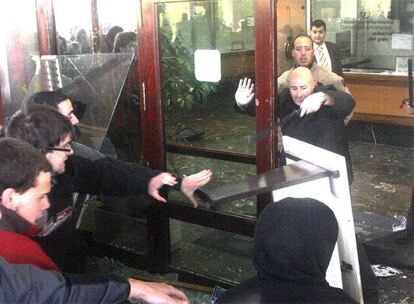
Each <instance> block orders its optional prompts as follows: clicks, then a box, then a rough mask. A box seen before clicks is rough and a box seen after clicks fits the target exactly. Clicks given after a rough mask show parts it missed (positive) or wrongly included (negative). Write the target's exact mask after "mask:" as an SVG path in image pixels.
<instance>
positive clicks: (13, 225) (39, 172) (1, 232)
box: [0, 138, 59, 270]
mask: <svg viewBox="0 0 414 304" xmlns="http://www.w3.org/2000/svg"><path fill="white" fill-rule="evenodd" d="M51 178H52V167H51V165H50V164H49V162H48V161H47V160H46V159H45V157H44V156H43V155H42V154H41V153H39V151H38V150H36V149H35V148H34V147H32V146H31V145H30V144H28V143H25V142H22V141H20V140H17V139H8V138H3V139H0V194H1V198H0V202H1V204H0V212H1V214H2V217H1V218H0V256H3V257H4V258H5V259H6V260H8V261H9V262H10V263H15V264H32V265H35V266H38V267H40V268H43V269H50V270H59V268H58V266H57V265H56V264H55V263H54V261H53V260H52V259H50V258H49V257H48V255H47V254H46V253H45V252H44V251H43V250H42V249H41V247H40V246H39V245H38V244H37V243H36V242H34V241H33V240H31V239H30V238H29V236H33V235H35V234H36V233H39V232H40V231H41V228H40V227H39V226H37V223H38V222H40V220H41V219H44V218H46V219H47V209H48V208H49V200H48V198H47V194H48V193H49V191H50V189H51Z"/></svg>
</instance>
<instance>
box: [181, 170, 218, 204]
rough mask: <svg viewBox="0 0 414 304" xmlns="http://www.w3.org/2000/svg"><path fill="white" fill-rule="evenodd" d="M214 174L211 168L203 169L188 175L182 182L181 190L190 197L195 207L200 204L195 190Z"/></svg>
mask: <svg viewBox="0 0 414 304" xmlns="http://www.w3.org/2000/svg"><path fill="white" fill-rule="evenodd" d="M212 176H213V173H212V172H211V171H210V170H203V171H200V172H198V173H195V174H192V175H189V176H186V177H184V178H183V180H182V182H181V192H182V193H183V194H184V195H185V196H186V197H187V198H188V200H189V201H191V203H192V204H193V206H194V207H197V206H198V203H197V201H196V200H195V198H194V191H195V190H197V189H198V188H200V187H202V186H204V185H206V184H207V183H208V182H209V181H210V180H211V177H212Z"/></svg>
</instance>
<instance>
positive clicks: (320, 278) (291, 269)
mask: <svg viewBox="0 0 414 304" xmlns="http://www.w3.org/2000/svg"><path fill="white" fill-rule="evenodd" d="M337 238H338V222H337V220H336V217H335V214H334V213H333V211H332V210H331V209H330V208H329V207H328V206H326V205H325V204H323V203H321V202H320V201H317V200H315V199H311V198H292V197H288V198H285V199H282V200H280V201H278V202H275V203H270V204H269V205H267V206H266V207H265V208H264V210H263V211H262V213H261V214H260V216H259V217H258V219H257V222H256V228H255V232H254V238H253V242H254V245H253V265H254V268H255V269H256V271H257V274H256V275H255V276H254V277H252V278H250V279H247V280H245V281H243V282H242V283H240V284H239V285H237V286H235V287H233V288H230V289H229V290H227V291H225V292H224V293H222V294H221V295H220V297H219V298H218V300H217V301H216V304H226V303H237V304H249V303H251V304H253V303H255V304H256V303H357V302H356V301H355V300H353V299H352V298H351V297H350V296H348V295H347V294H346V293H345V292H344V291H343V290H342V289H339V288H335V287H331V286H329V284H328V282H327V281H326V279H325V277H326V271H327V269H328V266H329V262H330V260H331V256H332V252H333V250H334V248H335V244H336V241H337Z"/></svg>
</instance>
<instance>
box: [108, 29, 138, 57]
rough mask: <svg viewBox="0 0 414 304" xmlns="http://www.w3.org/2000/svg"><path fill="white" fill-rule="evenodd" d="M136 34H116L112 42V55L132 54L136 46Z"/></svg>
mask: <svg viewBox="0 0 414 304" xmlns="http://www.w3.org/2000/svg"><path fill="white" fill-rule="evenodd" d="M136 40H137V34H135V33H134V32H121V33H118V34H116V36H115V41H114V49H113V52H114V53H134V52H135V47H136V45H137V43H136Z"/></svg>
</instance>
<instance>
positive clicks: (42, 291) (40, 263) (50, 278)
mask: <svg viewBox="0 0 414 304" xmlns="http://www.w3.org/2000/svg"><path fill="white" fill-rule="evenodd" d="M48 149H56V148H54V147H53V146H50V147H46V149H45V150H48ZM51 180H52V166H51V165H50V163H49V162H48V161H47V160H46V158H45V156H44V155H42V154H41V153H40V152H39V151H38V150H37V149H36V148H34V147H33V146H32V145H30V144H28V143H26V142H23V141H21V140H18V139H15V138H3V139H0V256H1V257H3V258H4V259H5V260H7V261H8V262H9V263H12V264H29V265H33V266H36V267H39V268H41V269H45V270H53V271H55V272H59V271H60V268H59V267H58V266H57V265H56V263H55V262H54V261H53V260H52V259H51V258H50V257H49V256H48V255H47V254H46V253H45V252H44V251H43V250H42V248H41V247H40V246H39V245H38V244H37V243H36V242H34V241H33V240H31V239H30V238H29V236H33V235H35V234H36V233H39V232H40V231H41V229H42V227H41V225H39V223H40V222H41V221H40V220H42V219H43V218H45V215H46V216H47V212H46V211H47V209H48V208H49V200H48V193H49V192H50V190H51V184H52V183H51ZM0 269H1V270H2V271H0V278H1V279H0V282H1V283H0V285H1V288H0V303H21V302H22V300H23V298H22V297H23V296H24V295H26V297H30V294H32V297H35V299H36V301H29V302H35V303H43V302H50V298H45V295H49V296H50V297H52V298H53V297H56V299H58V298H61V299H60V301H63V300H64V299H66V300H68V301H69V302H71V301H75V299H77V300H76V302H78V301H80V302H79V303H83V301H87V300H89V301H91V302H98V301H99V302H100V301H102V302H105V303H111V302H118V301H119V302H120V301H122V300H126V298H127V297H128V296H130V297H137V298H139V299H141V300H144V301H148V302H149V303H151V302H154V303H160V301H161V300H162V301H164V303H174V301H175V300H177V302H176V303H188V300H187V298H186V296H185V295H184V294H183V293H182V292H181V291H179V290H176V289H175V288H173V287H172V286H168V285H166V284H160V283H151V282H143V281H138V280H134V279H130V280H129V281H128V282H127V281H125V280H123V279H120V278H115V277H113V278H106V277H103V276H92V275H88V276H75V275H68V278H69V282H70V283H69V284H71V285H69V284H68V283H67V282H66V280H65V278H64V277H63V276H60V275H57V274H56V275H51V274H48V273H46V272H43V273H42V272H40V274H39V271H37V270H36V269H35V268H29V270H31V271H30V272H28V271H27V267H23V268H19V267H16V268H15V269H12V268H11V266H10V265H8V264H7V263H6V262H4V261H3V260H2V259H0ZM16 269H17V270H16ZM23 273H25V274H26V275H27V276H25V281H22V280H21V277H19V275H21V274H23ZM36 273H37V275H36V280H35V278H34V274H36ZM10 274H13V275H14V276H13V277H10ZM3 276H4V277H3ZM39 279H43V280H44V281H39ZM42 284H43V286H47V288H45V287H42ZM49 284H50V285H49ZM7 285H12V286H13V287H11V288H7ZM56 285H57V286H59V289H58V290H57V289H56V288H54V287H56ZM79 285H80V286H79ZM69 286H72V288H73V291H76V293H74V292H72V291H71V290H70V289H69ZM59 290H66V293H62V292H61V291H59ZM27 292H30V293H29V294H27ZM17 298H20V299H21V300H19V301H16V300H11V299H17ZM2 299H3V300H2ZM89 301H87V302H89ZM23 302H27V298H26V299H25V300H24V301H23ZM63 302H66V301H63Z"/></svg>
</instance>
